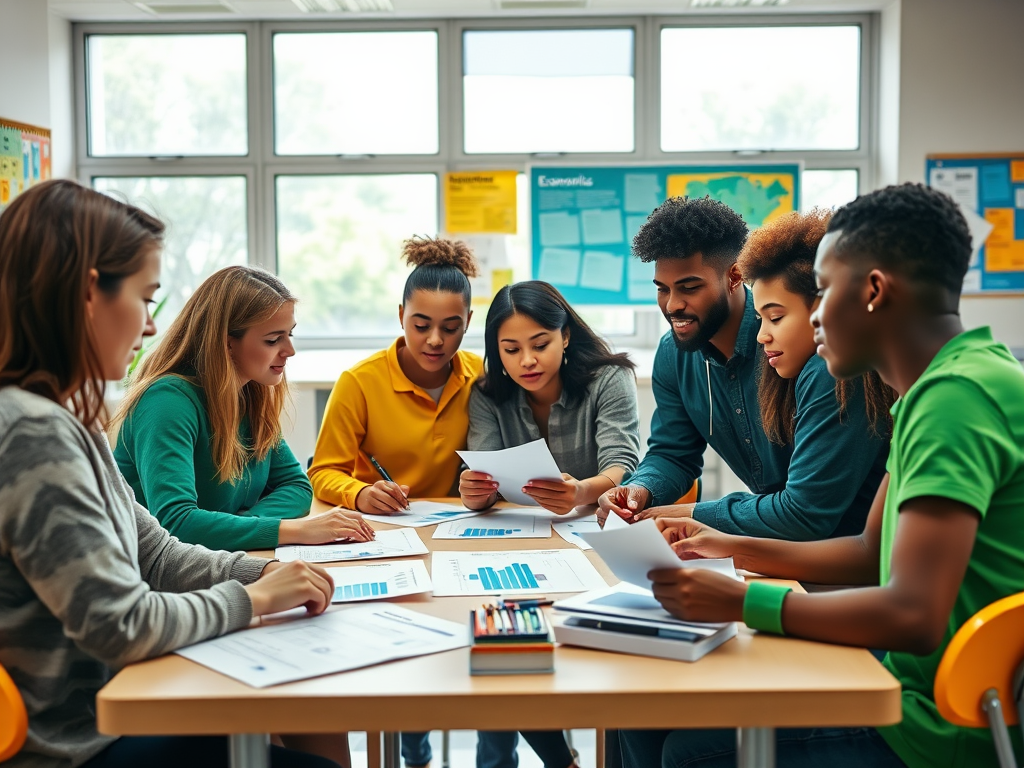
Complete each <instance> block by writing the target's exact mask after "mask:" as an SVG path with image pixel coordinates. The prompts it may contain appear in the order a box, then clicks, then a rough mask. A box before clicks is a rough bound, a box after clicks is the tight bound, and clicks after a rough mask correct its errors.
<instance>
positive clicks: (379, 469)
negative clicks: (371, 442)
mask: <svg viewBox="0 0 1024 768" xmlns="http://www.w3.org/2000/svg"><path fill="white" fill-rule="evenodd" d="M367 456H369V459H370V463H371V464H373V468H374V469H376V470H377V472H378V473H379V474H380V476H381V477H383V478H384V479H385V480H386V481H387V482H389V483H395V481H394V480H392V479H391V475H389V474H388V471H387V470H386V469H384V467H382V466H381V465H380V464H378V463H377V460H376V459H375V458H373V456H370V455H369V454H367ZM395 485H398V483H395ZM398 492H399V493H402V489H401V488H399V489H398ZM402 498H403V499H405V508H406V509H409V497H408V496H406V495H405V494H404V493H402Z"/></svg>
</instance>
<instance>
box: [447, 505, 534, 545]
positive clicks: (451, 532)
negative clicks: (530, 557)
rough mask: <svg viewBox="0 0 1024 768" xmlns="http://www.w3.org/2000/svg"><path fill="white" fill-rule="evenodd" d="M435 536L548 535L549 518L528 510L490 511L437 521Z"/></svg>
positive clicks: (499, 536) (465, 537)
mask: <svg viewBox="0 0 1024 768" xmlns="http://www.w3.org/2000/svg"><path fill="white" fill-rule="evenodd" d="M434 538H435V539H549V538H551V521H550V520H549V519H548V518H546V517H541V516H539V515H537V514H536V513H535V512H533V511H532V510H531V511H529V512H518V513H517V512H505V511H501V510H499V511H497V512H491V513H489V514H486V515H482V516H480V517H474V518H471V519H469V520H456V521H451V522H447V523H441V524H440V525H439V526H437V528H436V529H435V530H434Z"/></svg>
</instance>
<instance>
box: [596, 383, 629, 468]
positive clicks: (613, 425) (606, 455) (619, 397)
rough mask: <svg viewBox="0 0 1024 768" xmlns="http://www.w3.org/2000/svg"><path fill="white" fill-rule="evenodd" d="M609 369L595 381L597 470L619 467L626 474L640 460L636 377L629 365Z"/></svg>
mask: <svg viewBox="0 0 1024 768" xmlns="http://www.w3.org/2000/svg"><path fill="white" fill-rule="evenodd" d="M609 368H610V370H609V371H608V372H607V373H606V374H605V375H603V376H601V378H600V379H599V380H598V381H596V382H594V386H595V387H598V391H597V393H596V394H597V425H596V426H597V430H596V435H595V436H596V438H597V466H598V472H604V471H605V470H606V469H609V468H611V467H622V468H623V469H625V470H626V474H629V473H631V472H633V471H634V470H635V469H636V465H637V462H639V461H640V414H639V412H638V410H637V399H636V377H635V376H634V375H633V372H632V371H630V370H629V369H628V368H619V367H618V366H609Z"/></svg>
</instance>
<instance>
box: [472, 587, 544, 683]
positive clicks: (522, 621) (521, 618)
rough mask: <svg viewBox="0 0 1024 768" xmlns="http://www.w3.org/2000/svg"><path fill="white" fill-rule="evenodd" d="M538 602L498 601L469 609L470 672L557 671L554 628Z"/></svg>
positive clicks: (515, 673)
mask: <svg viewBox="0 0 1024 768" xmlns="http://www.w3.org/2000/svg"><path fill="white" fill-rule="evenodd" d="M537 602H538V601H530V604H527V602H525V601H524V602H523V603H509V602H499V603H498V604H497V605H485V606H483V607H481V608H478V609H476V610H474V611H470V612H469V626H470V629H471V630H472V632H473V645H472V647H471V648H470V649H469V674H471V675H533V674H545V673H551V672H554V671H555V645H554V643H553V642H552V640H551V628H550V627H549V625H548V622H547V620H546V619H545V618H544V613H543V611H541V609H540V606H539V605H537V604H536V603H537Z"/></svg>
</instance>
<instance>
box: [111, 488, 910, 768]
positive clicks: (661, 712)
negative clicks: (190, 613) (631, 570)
mask: <svg viewBox="0 0 1024 768" xmlns="http://www.w3.org/2000/svg"><path fill="white" fill-rule="evenodd" d="M324 509H326V505H324V504H321V503H319V502H315V503H314V510H313V511H314V513H317V512H321V511H323V510H324ZM374 527H376V528H378V529H386V528H392V527H394V526H390V525H387V524H382V525H378V524H374ZM415 530H417V531H418V532H419V534H420V536H421V538H422V539H423V541H424V543H425V544H426V545H427V548H428V549H430V550H431V551H433V550H466V551H473V550H499V549H506V550H528V549H555V548H573V545H571V544H569V543H568V542H566V541H564V540H563V539H562V538H561V537H559V536H558V535H557V534H555V533H554V532H552V537H551V538H550V539H516V540H511V541H503V540H500V539H486V540H479V539H474V540H472V541H465V540H440V539H432V538H431V536H432V535H433V532H434V526H429V527H426V528H418V529H415ZM254 554H264V555H266V554H268V553H254ZM586 554H587V555H588V557H589V558H590V559H591V561H592V562H593V563H594V565H595V566H596V567H597V569H598V570H599V571H600V572H601V574H602V575H603V576H604V577H605V579H606V580H607V581H608V583H609V584H613V583H615V582H616V581H617V579H615V577H614V576H612V574H611V572H610V571H609V570H608V568H607V567H606V566H605V565H604V563H603V562H602V561H601V560H600V558H598V557H597V556H596V555H595V554H594V553H593V552H592V551H590V552H587V553H586ZM366 562H367V561H360V563H363V564H365V563H366ZM369 562H374V561H369ZM376 562H380V561H376ZM426 562H427V566H428V568H429V565H430V559H429V557H427V558H426ZM355 564H356V563H352V562H349V563H346V564H342V563H332V564H330V567H344V566H345V565H355ZM796 586H797V588H799V585H796ZM549 597H555V598H557V597H559V595H549ZM483 600H487V598H481V597H443V598H434V597H433V596H432V595H416V596H412V597H408V598H402V599H400V602H403V603H406V604H407V607H410V608H413V609H415V610H420V611H423V612H425V613H429V614H432V615H434V616H439V617H442V618H446V619H450V620H452V621H458V622H464V621H466V620H467V617H468V612H469V609H470V608H471V607H475V606H479V605H480V603H481V602H482V601H483ZM96 705H97V723H98V726H99V730H100V732H101V733H104V734H108V735H114V736H125V735H198V734H229V743H230V753H231V758H230V762H231V768H243V766H244V768H266V766H268V765H269V760H268V754H267V753H268V750H267V744H268V739H269V736H268V734H270V733H323V732H332V731H334V732H336V731H367V735H368V743H369V741H370V735H371V734H374V733H377V732H385V737H384V750H383V751H384V764H385V766H386V768H397V766H398V765H399V764H400V758H399V755H398V733H399V732H401V731H430V730H456V729H476V730H501V729H506V730H510V729H519V730H538V729H568V728H597V729H631V728H645V729H646V728H735V729H736V730H737V737H738V740H739V742H738V743H739V751H738V760H737V762H738V765H739V766H740V768H755V766H756V768H773V766H774V765H775V738H774V729H775V728H777V727H814V726H879V725H889V724H892V723H896V722H898V721H899V720H900V717H901V709H900V686H899V683H898V682H897V681H896V680H895V678H893V677H892V675H890V674H889V673H888V672H887V671H886V670H885V668H884V667H882V665H881V664H879V663H878V662H877V661H876V660H875V658H874V657H873V656H872V655H871V654H870V653H868V652H867V651H865V650H860V649H855V648H845V647H840V646H834V645H827V644H824V643H815V642H810V641H804V640H797V639H794V638H784V637H776V636H772V635H764V634H758V633H754V632H752V631H750V630H747V629H746V628H745V627H743V626H742V625H741V628H740V632H739V634H738V636H737V637H736V638H734V639H732V640H729V641H728V642H726V643H725V644H724V645H722V646H721V647H720V648H718V649H716V650H714V651H712V652H711V653H710V654H708V655H707V656H705V657H704V658H703V659H701V660H700V661H698V662H695V663H687V662H681V661H669V660H664V659H655V658H650V657H645V656H629V655H623V654H616V653H608V652H603V651H596V650H587V649H584V648H575V647H570V646H558V647H557V649H556V652H555V673H554V674H546V675H505V676H491V677H471V676H470V675H469V649H468V648H461V649H458V650H455V651H449V652H447V653H441V654H435V655H431V656H420V657H417V658H412V659H405V660H402V661H397V662H390V663H387V664H382V665H378V666H374V667H368V668H364V669H358V670H353V671H350V672H342V673H339V674H334V675H328V676H325V677H319V678H315V679H311V680H302V681H299V682H295V683H287V684H283V685H277V686H273V687H270V688H263V689H259V688H251V687H249V686H247V685H245V684H243V683H241V682H238V681H236V680H233V679H231V678H228V677H225V676H223V675H220V674H218V673H217V672H214V671H212V670H210V669H207V668H206V667H203V666H201V665H199V664H196V663H194V662H191V661H188V660H186V659H184V658H182V657H180V656H176V655H173V654H172V655H168V656H163V657H161V658H157V659H153V660H150V661H145V662H141V663H138V664H132V665H130V666H128V667H126V668H125V669H123V670H121V671H120V672H119V673H118V674H117V675H116V676H115V677H114V678H113V679H112V680H111V681H110V682H109V683H108V684H107V685H106V686H105V687H104V688H103V689H102V690H101V691H100V693H99V695H98V696H97V702H96ZM374 751H375V750H374ZM369 754H372V752H371V753H369ZM373 768H377V766H373Z"/></svg>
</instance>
